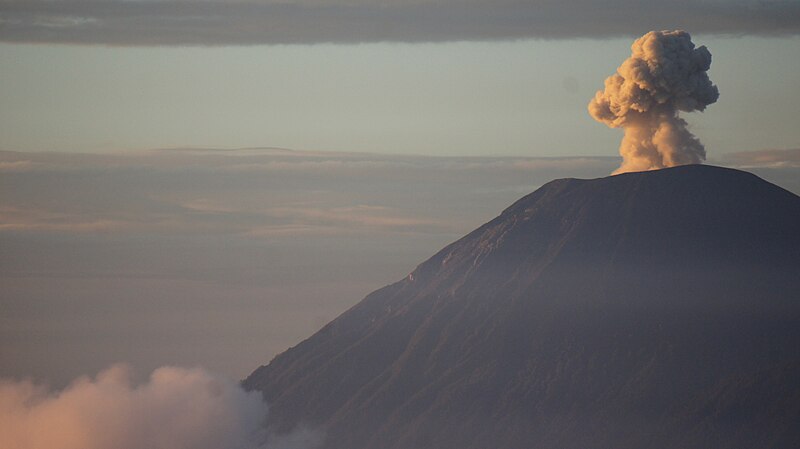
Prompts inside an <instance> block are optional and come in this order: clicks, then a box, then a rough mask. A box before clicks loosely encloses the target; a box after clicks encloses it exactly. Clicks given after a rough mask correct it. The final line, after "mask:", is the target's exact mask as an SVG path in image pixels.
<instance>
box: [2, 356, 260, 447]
mask: <svg viewBox="0 0 800 449" xmlns="http://www.w3.org/2000/svg"><path fill="white" fill-rule="evenodd" d="M266 415H267V408H266V405H265V404H264V403H263V402H262V401H261V397H260V394H258V393H252V392H251V393H248V392H245V391H244V390H242V389H241V388H240V387H239V386H238V384H236V383H234V382H231V381H228V380H225V379H221V378H218V377H215V376H213V375H211V374H209V373H208V372H206V371H204V370H201V369H183V368H173V367H162V368H159V369H157V370H155V371H154V372H153V373H152V375H151V376H150V379H149V381H148V382H146V383H144V384H142V385H138V386H135V385H132V383H131V380H130V373H129V371H128V369H126V368H125V367H124V366H120V365H117V366H113V367H111V368H109V369H107V370H105V371H103V372H101V373H100V374H98V375H97V377H96V378H94V379H89V378H81V379H79V380H77V381H75V382H74V383H73V384H72V385H70V386H69V387H67V388H66V389H64V390H63V391H58V392H51V391H47V389H45V388H44V387H41V386H37V385H34V384H32V383H30V382H8V381H3V382H2V383H0V447H3V448H5V449H52V448H59V449H109V448H115V449H220V448H228V449H255V448H259V447H265V446H264V444H265V441H266V436H265V433H264V431H263V425H264V424H265V422H266Z"/></svg>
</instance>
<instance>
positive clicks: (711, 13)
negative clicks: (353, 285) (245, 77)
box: [0, 0, 800, 45]
mask: <svg viewBox="0 0 800 449" xmlns="http://www.w3.org/2000/svg"><path fill="white" fill-rule="evenodd" d="M664 28H685V29H691V30H693V31H695V32H698V33H717V34H735V35H740V34H758V35H787V34H797V33H798V32H800V4H798V3H797V2H794V1H790V0H773V1H754V0H743V1H736V2H729V1H723V0H716V1H702V0H678V1H670V2H662V1H655V0H648V1H644V2H642V1H636V0H610V1H605V2H597V1H594V0H576V1H569V2H560V1H552V0H499V1H493V2H488V1H478V0H401V1H392V2H384V1H379V0H334V1H321V0H300V1H286V0H284V1H278V0H250V1H247V0H205V1H201V0H166V1H165V0H153V1H123V0H60V1H52V0H50V1H41V0H0V40H2V41H5V42H58V43H78V44H108V45H236V44H311V43H321V42H340V43H357V42H382V41H388V42H441V41H459V40H498V39H525V38H574V37H613V36H633V35H639V34H641V33H643V32H645V31H647V30H651V29H664Z"/></svg>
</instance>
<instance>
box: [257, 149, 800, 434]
mask: <svg viewBox="0 0 800 449" xmlns="http://www.w3.org/2000/svg"><path fill="white" fill-rule="evenodd" d="M244 386H245V387H246V388H247V389H251V390H258V391H261V392H263V395H264V398H265V399H266V400H267V401H268V403H269V404H270V426H271V427H272V430H273V431H275V432H278V433H280V432H284V431H289V430H291V429H293V428H295V427H296V426H298V425H301V426H309V427H313V428H319V429H322V430H324V432H325V441H324V445H323V447H324V448H326V449H427V448H437V449H450V448H453V449H455V448H459V449H479V448H480V449H488V448H504V449H514V448H519V449H522V448H525V449H531V448H615V449H624V448H637V449H641V448H645V447H646V448H676V449H677V448H709V447H714V448H754V447H771V448H797V447H800V425H798V423H800V197H798V196H796V195H794V194H792V193H790V192H788V191H786V190H783V189H781V188H779V187H777V186H775V185H773V184H770V183H768V182H766V181H764V180H762V179H760V178H758V177H756V176H755V175H752V174H749V173H746V172H742V171H737V170H732V169H725V168H719V167H712V166H702V165H688V166H681V167H675V168H669V169H663V170H657V171H649V172H639V173H626V174H622V175H618V176H612V177H607V178H600V179H592V180H580V179H561V180H556V181H552V182H550V183H548V184H546V185H544V186H542V187H541V188H540V189H538V190H536V191H535V192H533V193H531V194H529V195H527V196H525V197H523V198H522V199H520V200H518V201H517V202H516V203H514V204H513V205H511V206H510V207H509V208H507V209H506V210H505V211H503V212H502V214H500V216H498V217H497V218H495V219H494V220H492V221H490V222H488V223H486V224H485V225H483V226H481V227H480V228H478V229H476V230H475V231H473V232H471V233H470V234H468V235H466V236H465V237H463V238H462V239H460V240H458V241H456V242H455V243H452V244H451V245H449V246H447V247H445V248H444V249H442V250H441V251H439V252H438V253H437V254H436V255H434V256H433V257H431V258H430V259H428V260H427V261H425V262H424V263H422V264H420V265H419V266H418V267H417V268H416V269H415V270H414V271H413V272H412V273H411V274H409V275H408V276H407V277H406V278H404V279H403V280H401V281H399V282H396V283H394V284H392V285H389V286H387V287H384V288H382V289H379V290H377V291H375V292H373V293H371V294H370V295H368V296H367V297H366V298H365V299H363V300H362V301H361V302H360V303H358V304H357V305H355V306H354V307H352V308H351V309H350V310H348V311H346V312H345V313H343V314H342V315H341V316H339V317H338V318H336V319H335V320H333V321H332V322H330V323H329V324H327V325H326V326H324V327H323V328H322V329H321V330H320V331H318V332H317V333H316V334H314V335H313V336H311V337H310V338H308V339H307V340H305V341H303V342H302V343H300V344H298V345H297V346H295V347H293V348H291V349H289V350H287V351H286V352H284V353H282V354H280V355H278V356H277V357H275V358H274V359H273V360H272V361H271V362H270V363H269V364H268V365H266V366H262V367H260V368H258V369H257V370H256V371H255V372H253V373H252V374H251V375H250V376H249V377H248V378H247V379H246V380H245V381H244Z"/></svg>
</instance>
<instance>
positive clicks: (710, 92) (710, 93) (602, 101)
mask: <svg viewBox="0 0 800 449" xmlns="http://www.w3.org/2000/svg"><path fill="white" fill-rule="evenodd" d="M631 52H632V53H631V57H630V58H628V59H627V60H625V62H623V63H622V65H620V66H619V68H618V69H617V73H615V74H614V75H612V76H610V77H608V78H607V79H606V81H605V90H602V91H598V92H597V94H596V95H595V97H594V99H592V101H591V102H589V113H590V114H591V115H592V117H594V119H595V120H597V121H599V122H602V123H605V124H606V125H608V126H609V127H611V128H622V129H623V130H624V131H625V136H624V137H623V138H622V143H621V144H620V147H619V152H620V154H621V155H622V158H623V161H622V165H621V166H620V167H619V168H618V169H617V170H616V171H615V172H614V173H615V174H616V173H624V172H630V171H643V170H656V169H659V168H664V167H673V166H676V165H685V164H697V163H701V162H703V161H704V160H705V158H706V152H705V148H704V147H703V144H702V143H700V141H699V140H698V139H697V138H696V137H695V136H694V135H692V133H691V132H689V129H688V128H687V124H686V121H684V120H683V119H682V118H680V117H679V116H678V112H679V111H684V112H692V111H702V110H704V109H705V108H706V106H708V105H709V104H711V103H714V102H715V101H717V98H718V97H719V91H718V90H717V86H715V85H714V84H712V83H711V80H710V79H709V78H708V74H707V73H706V71H707V70H708V69H709V67H710V66H711V53H710V52H709V51H708V49H707V48H706V47H705V46H700V47H697V48H695V46H694V43H693V42H692V38H691V36H689V33H687V32H685V31H651V32H649V33H647V34H645V35H644V36H642V37H641V38H639V39H637V40H636V41H635V42H634V43H633V45H632V46H631Z"/></svg>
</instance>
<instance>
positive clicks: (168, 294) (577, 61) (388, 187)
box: [0, 0, 800, 449]
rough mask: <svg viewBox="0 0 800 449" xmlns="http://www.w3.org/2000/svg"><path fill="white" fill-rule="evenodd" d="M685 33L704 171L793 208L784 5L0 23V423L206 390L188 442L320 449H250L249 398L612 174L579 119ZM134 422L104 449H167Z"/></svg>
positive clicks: (787, 10) (427, 4)
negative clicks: (426, 266) (701, 81)
mask: <svg viewBox="0 0 800 449" xmlns="http://www.w3.org/2000/svg"><path fill="white" fill-rule="evenodd" d="M677 28H683V29H686V30H687V31H689V32H690V33H691V35H692V39H693V41H694V43H695V44H696V45H705V46H707V47H708V49H709V51H710V52H711V54H712V63H711V68H710V70H709V71H708V75H709V77H710V79H711V81H712V82H713V83H714V84H715V85H716V86H717V87H718V88H719V93H720V96H719V100H718V101H717V102H716V103H713V104H710V105H709V106H708V108H707V109H706V110H705V111H704V112H693V113H684V114H682V115H681V116H682V117H683V118H684V119H685V120H686V121H687V122H688V124H689V129H690V130H691V131H692V132H693V133H694V134H695V135H696V136H697V137H698V138H699V139H700V140H701V141H702V142H703V144H704V145H705V149H706V151H707V154H708V161H707V162H708V163H712V164H716V165H724V166H730V167H736V168H741V169H746V170H749V171H753V172H754V173H756V174H758V175H759V176H762V177H764V178H765V179H767V180H769V181H771V182H774V183H776V184H778V185H780V186H782V187H784V188H786V189H788V190H791V191H793V192H795V193H800V126H798V119H797V112H798V110H800V109H799V108H798V106H797V105H798V104H800V3H798V2H796V1H759V2H755V1H749V0H741V1H713V0H712V1H695V0H681V1H675V2H661V1H649V0H644V1H633V0H611V1H606V2H593V1H588V0H579V1H573V2H564V1H561V2H559V1H549V0H545V1H533V0H531V1H524V0H502V1H493V2H485V1H474V0H403V1H392V2H387V1H381V0H334V1H321V0H304V1H281V2H278V1H270V0H266V1H256V0H252V1H238V0H211V1H196V0H174V1H164V0H149V1H141V0H134V1H121V0H58V1H38V0H36V1H30V0H0V80H1V81H2V82H0V285H2V289H0V378H2V379H5V380H3V381H1V382H0V422H5V423H17V424H15V425H14V426H13V427H14V428H15V429H20V428H21V429H36V428H39V427H40V426H41V425H42V424H41V423H42V422H45V421H48V420H49V419H50V418H51V417H54V416H67V417H68V418H69V419H65V420H64V421H63V426H64V429H68V430H69V431H73V432H77V434H81V435H96V433H95V432H94V431H93V428H92V422H94V420H93V418H92V415H85V414H81V413H76V410H82V411H86V410H90V411H93V412H92V413H100V412H98V410H100V411H101V412H102V413H103V414H105V415H107V416H108V417H109V420H110V421H109V422H118V421H119V420H118V419H116V418H114V417H115V416H131V415H135V414H140V413H143V414H145V415H146V414H148V412H146V411H145V412H143V411H142V408H141V407H140V406H138V405H137V401H139V400H143V401H145V402H147V403H151V404H157V407H158V410H159V411H160V413H163V415H164V416H171V415H174V414H175V410H176V409H180V407H184V406H185V402H184V401H183V399H181V398H184V397H185V395H192V394H193V393H192V392H193V391H200V392H207V391H209V388H210V387H209V385H213V386H214V388H212V389H211V390H213V391H220V392H221V393H220V395H218V396H214V397H216V398H217V399H213V400H212V399H209V400H208V401H206V402H204V403H203V404H204V405H203V407H201V408H200V409H199V410H200V412H199V414H197V415H196V416H195V415H192V419H193V421H192V426H194V427H191V428H196V429H207V428H208V425H207V423H209V422H220V420H219V417H220V416H225V417H227V418H228V420H227V421H225V420H223V421H222V423H223V424H222V425H223V427H221V428H214V429H216V430H215V432H214V433H215V434H217V435H222V438H226V442H227V443H220V444H218V446H219V445H223V446H224V445H226V444H227V447H239V446H241V447H256V446H258V447H270V448H278V447H286V448H289V447H296V448H307V447H311V446H313V445H314V444H316V443H318V442H319V435H317V434H316V433H315V431H314V430H313V429H311V430H308V429H300V430H299V431H298V433H295V434H291V435H289V436H285V437H281V438H276V437H274V436H265V435H259V436H258V437H257V440H258V441H256V442H253V441H251V440H252V437H253V434H254V432H256V429H255V428H254V425H253V423H254V422H256V421H259V420H263V417H264V416H265V415H267V414H268V413H267V410H266V409H265V408H264V407H262V406H261V405H259V404H257V403H255V402H253V401H254V400H253V398H252V397H251V396H249V395H247V394H246V393H244V392H242V391H240V390H238V389H237V387H236V386H235V381H236V380H237V379H241V378H243V377H244V376H246V375H247V374H248V373H249V372H251V371H252V370H253V369H255V368H256V367H258V366H259V365H261V364H265V363H267V362H269V360H270V359H271V358H272V357H274V356H275V355H276V354H278V353H280V352H282V351H283V350H285V349H287V348H288V347H290V346H293V345H295V344H297V343H299V342H300V341H302V340H303V339H304V338H306V337H308V336H310V335H311V333H313V332H314V331H315V330H317V329H319V328H320V327H321V326H322V325H324V324H325V323H326V322H328V321H329V320H331V319H333V318H335V317H336V316H337V315H339V314H340V313H342V312H343V311H344V310H346V309H347V308H349V307H350V306H352V305H354V304H355V303H357V302H358V301H359V300H360V299H361V298H363V297H364V296H365V295H366V294H367V293H369V292H370V291H372V290H374V289H377V288H379V287H381V286H383V285H386V284H388V283H391V282H393V281H396V280H399V279H402V278H403V277H404V276H406V275H407V274H408V273H409V272H410V271H412V270H413V268H414V267H415V266H416V265H417V264H418V263H421V262H422V261H424V260H425V259H426V258H428V257H430V256H431V255H433V254H434V253H435V252H436V251H437V250H438V249H440V248H441V247H443V246H444V245H446V244H448V243H450V242H452V241H454V240H456V239H457V238H459V237H460V236H462V235H464V234H465V233H467V232H469V231H470V230H472V229H474V228H475V227H477V226H479V225H481V224H483V223H484V222H486V221H488V220H490V219H492V218H493V217H495V216H496V215H497V214H499V213H500V212H501V211H502V210H503V209H504V208H505V207H507V206H509V205H510V204H511V203H512V202H513V201H515V200H516V199H518V198H520V197H521V196H523V195H524V194H526V193H529V192H531V191H533V190H535V189H536V188H537V187H539V186H541V185H543V184H544V183H546V182H548V181H550V180H552V179H557V178H563V177H578V178H595V177H601V176H606V175H608V174H609V173H611V172H612V171H613V170H614V169H615V168H616V167H617V166H618V165H619V163H620V159H619V156H618V147H619V145H620V139H621V138H622V131H621V130H619V129H609V128H608V127H606V126H605V125H604V124H602V123H598V122H596V121H595V120H593V119H592V117H591V116H590V115H589V113H588V111H587V105H588V103H589V101H590V99H592V98H593V97H594V95H595V92H596V91H598V90H600V89H602V88H603V81H604V80H605V79H606V77H608V76H609V75H612V74H613V73H614V72H615V70H616V68H617V67H618V66H619V65H620V63H622V61H623V60H625V58H627V57H628V56H629V55H630V53H631V49H630V47H631V43H632V42H633V40H634V39H635V38H636V37H638V36H640V35H642V34H643V33H645V32H647V31H649V30H653V29H655V30H659V29H677ZM119 363H123V364H126V366H128V368H125V367H123V366H122V365H118V364H119ZM97 373H99V374H97ZM149 373H152V375H150V376H149V377H148V374H149ZM95 375H96V376H95ZM82 376H83V377H82ZM86 376H90V377H86ZM26 379H27V380H26ZM75 379H78V380H77V381H76V380H75ZM176 379H177V380H176ZM181 385H188V387H187V388H189V390H186V389H184V388H183V387H181ZM193 389H196V390H193ZM109 391H112V392H114V395H116V396H118V397H120V398H124V400H122V401H121V402H118V401H113V400H109V401H106V400H100V399H98V398H101V399H102V398H103V397H104V395H105V394H107V392H109ZM154 392H155V393H154ZM150 395H152V398H153V399H152V400H149V399H147V398H148V397H150ZM199 397H201V398H204V397H205V396H203V394H200V395H199ZM135 398H140V399H135ZM141 398H145V399H141ZM162 399H163V400H162ZM148 401H149V402H148ZM98 416H99V415H98ZM41 417H45V418H47V419H46V420H45V421H39V420H38V419H39V418H41ZM73 418H74V419H73ZM20 420H22V421H20ZM26 420H27V421H26ZM259 422H260V421H259ZM19 423H22V424H19ZM136 423H137V424H136V425H138V426H140V427H132V428H119V429H116V428H115V432H116V433H112V435H117V437H115V438H118V440H116V441H115V442H114V444H115V445H116V446H117V447H132V448H136V447H160V446H159V444H162V443H163V441H162V442H153V441H147V442H143V441H138V440H137V441H127V440H125V438H127V437H126V435H136V434H144V433H148V432H149V430H147V429H149V427H147V426H148V424H147V420H137V421H136ZM23 424H24V425H23ZM228 424H230V425H229V426H227V427H225V426H226V425H228ZM256 427H257V426H256ZM0 430H2V429H0ZM64 432H66V430H65V431H64ZM0 434H3V435H11V436H6V438H7V439H9V438H10V440H9V441H2V440H0V446H3V447H19V448H23V447H24V448H33V449H38V448H40V447H51V446H52V444H51V441H52V440H47V438H48V437H49V436H51V434H49V433H41V439H40V440H37V441H39V442H38V443H31V444H29V445H27V446H26V445H23V444H22V443H20V442H21V441H32V440H30V439H29V438H28V437H30V435H24V434H23V433H13V434H12V433H10V431H9V432H0ZM192 435H193V436H195V437H196V436H197V435H198V432H188V433H187V434H186V435H183V434H176V435H170V436H169V437H170V438H172V439H171V440H168V441H167V443H164V444H165V447H193V446H194V447H197V443H196V441H195V440H192V439H191V438H193V436H192ZM199 435H201V436H202V435H204V434H203V433H199ZM56 437H58V434H56ZM98 438H99V437H98ZM165 441H166V440H165ZM209 441H211V440H209ZM214 441H215V444H216V443H217V441H216V440H214ZM74 444H75V447H108V445H109V443H108V441H106V440H102V439H94V440H91V441H77V442H75V443H74Z"/></svg>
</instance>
